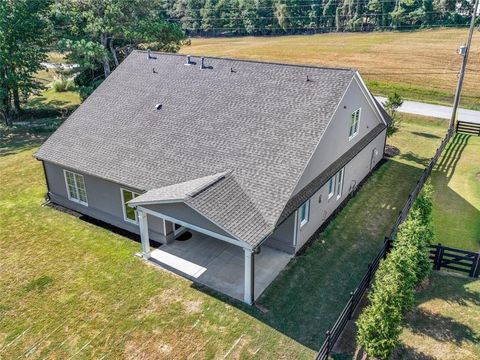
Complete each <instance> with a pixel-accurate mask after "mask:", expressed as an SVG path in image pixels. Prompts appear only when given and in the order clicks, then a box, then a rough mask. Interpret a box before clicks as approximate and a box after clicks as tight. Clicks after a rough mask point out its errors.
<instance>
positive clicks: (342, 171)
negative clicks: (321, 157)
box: [327, 167, 345, 200]
mask: <svg viewBox="0 0 480 360" xmlns="http://www.w3.org/2000/svg"><path fill="white" fill-rule="evenodd" d="M340 175H341V180H342V181H341V183H340V191H338V190H339V186H338V185H339V184H338V178H339V176H340ZM332 182H333V191H332V192H330V184H331V183H332ZM344 183H345V167H343V168H341V169H340V170H339V171H337V173H336V174H335V175H333V176H332V177H331V178H330V180H328V183H327V186H328V200H330V199H331V198H332V197H333V196H334V195H336V199H337V200H338V199H340V198H341V197H342V194H343V184H344Z"/></svg>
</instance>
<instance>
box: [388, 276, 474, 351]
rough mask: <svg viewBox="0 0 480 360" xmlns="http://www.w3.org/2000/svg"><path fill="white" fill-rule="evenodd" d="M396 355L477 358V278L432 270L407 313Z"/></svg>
mask: <svg viewBox="0 0 480 360" xmlns="http://www.w3.org/2000/svg"><path fill="white" fill-rule="evenodd" d="M396 358H398V359H431V360H434V359H439V360H454V359H458V360H474V359H479V358H480V280H478V279H477V280H473V279H471V278H466V277H457V276H452V275H447V274H445V273H434V274H433V275H432V277H431V284H430V286H429V287H428V288H427V289H426V290H423V291H420V292H419V293H418V294H417V305H416V307H415V309H414V310H413V311H412V313H411V314H409V316H408V317H407V323H406V326H405V329H404V331H403V333H402V335H401V346H400V349H399V350H398V354H397V357H396Z"/></svg>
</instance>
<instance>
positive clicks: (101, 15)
mask: <svg viewBox="0 0 480 360" xmlns="http://www.w3.org/2000/svg"><path fill="white" fill-rule="evenodd" d="M471 12H472V3H471V1H470V0H316V1H313V0H0V118H2V117H3V119H4V120H5V122H6V123H7V124H9V123H11V120H12V119H13V118H15V117H16V116H18V115H19V114H20V112H21V110H22V109H21V107H22V104H23V103H25V102H26V100H27V99H28V98H29V97H30V96H31V95H32V94H35V93H39V92H40V91H41V90H42V89H43V87H42V85H41V84H40V82H39V81H38V79H36V77H35V74H36V73H37V72H38V71H40V70H42V69H43V68H44V67H43V65H42V63H44V62H46V61H47V58H48V57H47V54H48V52H49V51H60V52H62V53H64V54H66V56H67V59H68V60H69V61H70V62H72V63H75V64H77V65H78V66H77V67H76V68H75V70H74V71H75V74H74V82H75V89H76V90H77V91H79V92H80V95H81V96H82V98H85V97H86V96H88V95H89V94H90V93H91V92H92V91H93V90H94V89H95V87H96V86H98V84H99V83H100V82H101V81H103V79H105V78H106V77H108V76H109V74H110V73H111V71H112V70H113V69H114V68H115V67H117V66H118V65H119V64H120V62H121V61H122V60H123V59H124V58H125V57H126V56H127V55H128V54H129V53H130V51H131V50H132V49H134V48H141V49H152V50H161V51H169V52H175V51H177V50H178V49H179V48H180V46H181V45H182V44H184V43H185V42H186V41H188V40H187V38H188V36H202V35H203V36H212V35H219V36H226V35H272V34H289V33H300V32H326V31H371V30H376V29H382V30H383V29H404V28H411V27H420V26H435V25H442V26H446V25H454V26H458V25H466V24H467V23H468V18H469V16H470V14H471ZM70 76H71V78H73V76H72V74H70ZM59 88H60V87H59Z"/></svg>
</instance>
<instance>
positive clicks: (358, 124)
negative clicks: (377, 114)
mask: <svg viewBox="0 0 480 360" xmlns="http://www.w3.org/2000/svg"><path fill="white" fill-rule="evenodd" d="M357 111H358V121H357V130H356V131H355V132H354V133H353V134H352V135H349V136H348V141H350V140H352V139H353V138H354V137H355V136H357V135H358V133H359V132H360V119H361V118H362V108H358V109H357V110H355V111H354V112H352V113H351V114H350V127H349V129H348V132H349V133H350V128H351V127H352V115H353V114H354V113H356V112H357Z"/></svg>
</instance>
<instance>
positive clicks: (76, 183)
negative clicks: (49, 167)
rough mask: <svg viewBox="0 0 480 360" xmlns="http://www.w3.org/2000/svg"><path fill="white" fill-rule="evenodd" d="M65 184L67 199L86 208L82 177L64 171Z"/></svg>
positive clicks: (85, 194)
mask: <svg viewBox="0 0 480 360" xmlns="http://www.w3.org/2000/svg"><path fill="white" fill-rule="evenodd" d="M64 174H65V184H66V185H67V193H68V199H69V200H71V201H74V202H76V203H79V204H82V205H85V206H88V200H87V190H86V189H85V181H84V179H83V175H80V174H76V173H73V172H71V171H68V170H64Z"/></svg>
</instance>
